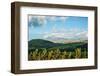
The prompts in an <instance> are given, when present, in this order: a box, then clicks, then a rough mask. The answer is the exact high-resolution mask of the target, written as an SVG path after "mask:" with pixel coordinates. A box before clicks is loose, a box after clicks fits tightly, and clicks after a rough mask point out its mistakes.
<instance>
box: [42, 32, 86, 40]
mask: <svg viewBox="0 0 100 76" xmlns="http://www.w3.org/2000/svg"><path fill="white" fill-rule="evenodd" d="M43 38H45V39H49V38H53V39H54V38H55V39H57V38H62V39H63V38H64V39H83V40H85V39H87V31H77V32H76V31H75V32H74V31H61V30H60V31H56V32H53V31H52V32H51V33H45V34H44V36H43Z"/></svg>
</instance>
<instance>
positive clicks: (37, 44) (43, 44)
mask: <svg viewBox="0 0 100 76" xmlns="http://www.w3.org/2000/svg"><path fill="white" fill-rule="evenodd" d="M28 47H29V49H31V48H32V49H33V48H72V47H73V48H76V47H81V48H87V47H88V44H87V41H84V42H74V43H66V44H64V43H54V42H51V41H48V40H43V39H33V40H30V41H28Z"/></svg>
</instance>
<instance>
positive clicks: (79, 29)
mask: <svg viewBox="0 0 100 76" xmlns="http://www.w3.org/2000/svg"><path fill="white" fill-rule="evenodd" d="M87 34H88V17H79V16H38V15H37V16H36V15H29V16H28V35H29V37H28V38H29V40H32V39H47V40H50V39H59V38H60V39H87Z"/></svg>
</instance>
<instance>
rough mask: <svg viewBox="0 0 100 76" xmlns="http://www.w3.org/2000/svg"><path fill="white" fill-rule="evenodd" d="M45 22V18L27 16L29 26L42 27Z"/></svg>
mask: <svg viewBox="0 0 100 76" xmlns="http://www.w3.org/2000/svg"><path fill="white" fill-rule="evenodd" d="M46 22H47V21H46V17H45V16H29V26H34V27H35V26H44V25H45V24H46Z"/></svg>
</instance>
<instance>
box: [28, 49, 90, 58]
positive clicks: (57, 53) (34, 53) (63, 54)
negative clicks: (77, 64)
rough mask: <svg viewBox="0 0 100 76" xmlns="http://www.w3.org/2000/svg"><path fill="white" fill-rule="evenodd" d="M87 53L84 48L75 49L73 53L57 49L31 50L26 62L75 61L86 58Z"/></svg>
mask: <svg viewBox="0 0 100 76" xmlns="http://www.w3.org/2000/svg"><path fill="white" fill-rule="evenodd" d="M87 57H88V53H87V50H86V48H84V49H81V48H76V49H74V51H69V50H65V49H64V50H61V49H59V48H56V49H54V48H49V49H47V48H42V49H31V50H30V51H29V55H28V60H57V59H77V58H87Z"/></svg>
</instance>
